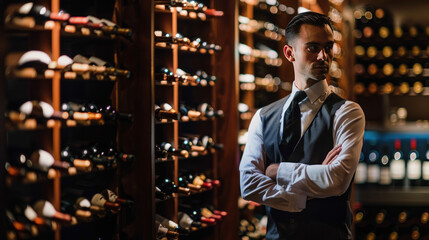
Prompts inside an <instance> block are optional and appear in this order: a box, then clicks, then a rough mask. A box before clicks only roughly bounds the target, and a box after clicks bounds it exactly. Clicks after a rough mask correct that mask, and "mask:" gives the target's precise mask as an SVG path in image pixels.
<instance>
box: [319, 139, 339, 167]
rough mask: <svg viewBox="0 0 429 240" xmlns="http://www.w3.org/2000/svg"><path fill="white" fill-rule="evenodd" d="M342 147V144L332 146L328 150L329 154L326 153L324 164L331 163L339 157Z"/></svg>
mask: <svg viewBox="0 0 429 240" xmlns="http://www.w3.org/2000/svg"><path fill="white" fill-rule="evenodd" d="M341 149H342V148H341V144H340V145H338V146H336V147H334V148H332V150H331V151H329V152H328V155H326V158H325V160H323V162H322V165H328V164H331V163H332V162H333V161H334V160H335V159H337V157H338V155H339V154H340V152H341Z"/></svg>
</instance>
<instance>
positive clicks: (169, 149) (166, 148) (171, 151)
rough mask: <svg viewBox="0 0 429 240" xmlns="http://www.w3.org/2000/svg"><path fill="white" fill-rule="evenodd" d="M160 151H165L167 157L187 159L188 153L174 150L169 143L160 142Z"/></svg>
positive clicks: (185, 150)
mask: <svg viewBox="0 0 429 240" xmlns="http://www.w3.org/2000/svg"><path fill="white" fill-rule="evenodd" d="M159 146H160V148H161V150H163V151H166V153H167V154H168V155H172V156H178V157H185V158H187V157H189V151H188V150H187V149H184V148H182V149H180V150H179V149H177V150H176V149H175V148H174V147H173V145H172V144H171V143H169V142H162V143H161V144H160V145H159Z"/></svg>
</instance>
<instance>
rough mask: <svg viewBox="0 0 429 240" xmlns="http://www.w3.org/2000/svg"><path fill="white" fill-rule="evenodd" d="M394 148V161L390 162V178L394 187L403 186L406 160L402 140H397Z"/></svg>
mask: <svg viewBox="0 0 429 240" xmlns="http://www.w3.org/2000/svg"><path fill="white" fill-rule="evenodd" d="M394 147H395V151H394V153H393V159H392V160H391V161H390V176H391V178H392V184H393V185H395V186H403V185H404V180H405V160H404V156H403V154H402V151H401V140H400V139H396V140H395V143H394Z"/></svg>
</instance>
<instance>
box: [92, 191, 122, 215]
mask: <svg viewBox="0 0 429 240" xmlns="http://www.w3.org/2000/svg"><path fill="white" fill-rule="evenodd" d="M91 204H92V205H95V206H98V207H104V208H107V209H109V210H111V211H113V212H117V211H119V210H120V209H121V205H120V204H119V203H116V202H109V201H107V199H106V198H105V197H104V196H103V195H101V194H100V193H96V194H94V196H92V198H91Z"/></svg>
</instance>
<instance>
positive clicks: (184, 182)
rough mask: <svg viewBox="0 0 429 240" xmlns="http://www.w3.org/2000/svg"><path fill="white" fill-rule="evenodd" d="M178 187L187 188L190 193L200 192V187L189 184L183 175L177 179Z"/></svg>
mask: <svg viewBox="0 0 429 240" xmlns="http://www.w3.org/2000/svg"><path fill="white" fill-rule="evenodd" d="M179 186H180V187H183V188H189V190H190V191H194V192H199V191H201V186H200V185H195V184H193V183H190V182H189V181H188V179H187V177H186V176H185V175H182V176H180V177H179Z"/></svg>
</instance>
